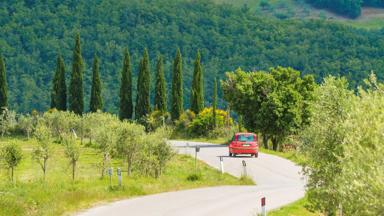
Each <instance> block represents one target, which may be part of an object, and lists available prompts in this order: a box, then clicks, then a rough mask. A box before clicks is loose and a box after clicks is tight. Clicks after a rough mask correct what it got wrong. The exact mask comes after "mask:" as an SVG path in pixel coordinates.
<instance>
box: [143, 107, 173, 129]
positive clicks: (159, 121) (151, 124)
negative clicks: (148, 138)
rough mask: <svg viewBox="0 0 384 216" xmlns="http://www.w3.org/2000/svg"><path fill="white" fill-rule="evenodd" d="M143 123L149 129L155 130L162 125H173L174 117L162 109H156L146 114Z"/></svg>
mask: <svg viewBox="0 0 384 216" xmlns="http://www.w3.org/2000/svg"><path fill="white" fill-rule="evenodd" d="M143 124H144V126H145V129H146V130H147V131H155V130H156V129H158V128H160V127H164V126H167V125H171V124H172V119H171V115H170V114H169V113H168V112H165V113H163V112H162V111H160V110H155V111H153V112H151V113H150V114H149V115H146V116H145V118H144V122H143Z"/></svg>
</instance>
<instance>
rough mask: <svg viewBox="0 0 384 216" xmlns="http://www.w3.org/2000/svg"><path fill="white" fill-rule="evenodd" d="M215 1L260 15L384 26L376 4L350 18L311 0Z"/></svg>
mask: <svg viewBox="0 0 384 216" xmlns="http://www.w3.org/2000/svg"><path fill="white" fill-rule="evenodd" d="M213 2H215V3H217V4H230V5H233V6H235V7H237V8H242V9H247V10H249V11H251V12H254V13H256V14H259V15H260V14H262V15H265V16H269V17H276V18H279V19H322V20H324V19H326V20H329V21H334V22H336V23H341V24H347V25H351V26H354V27H359V28H365V29H380V28H383V27H384V9H383V8H380V7H373V6H374V5H363V7H361V13H360V15H359V16H358V17H356V18H349V17H347V16H343V15H340V14H336V13H334V12H332V11H330V10H327V9H325V8H318V7H314V6H313V5H311V4H309V3H308V2H309V1H304V0H272V1H271V0H268V1H265V0H264V1H263V0H213Z"/></svg>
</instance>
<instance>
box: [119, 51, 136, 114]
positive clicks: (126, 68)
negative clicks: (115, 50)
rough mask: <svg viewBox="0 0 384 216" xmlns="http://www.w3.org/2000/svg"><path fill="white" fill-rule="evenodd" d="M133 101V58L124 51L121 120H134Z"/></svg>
mask: <svg viewBox="0 0 384 216" xmlns="http://www.w3.org/2000/svg"><path fill="white" fill-rule="evenodd" d="M132 115H133V101H132V71H131V57H130V56H129V52H128V49H125V51H124V62H123V70H122V72H121V83H120V112H119V116H120V119H121V120H123V119H132Z"/></svg>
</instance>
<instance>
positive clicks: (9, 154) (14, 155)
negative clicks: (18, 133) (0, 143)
mask: <svg viewBox="0 0 384 216" xmlns="http://www.w3.org/2000/svg"><path fill="white" fill-rule="evenodd" d="M1 158H2V159H3V160H4V163H5V166H6V167H7V168H8V169H10V170H11V176H10V178H11V180H12V181H13V176H14V169H15V167H17V165H19V163H20V161H21V159H22V158H23V154H22V152H21V148H20V146H18V145H16V144H14V143H11V144H8V145H6V146H4V147H3V148H2V149H1Z"/></svg>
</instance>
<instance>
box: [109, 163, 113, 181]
mask: <svg viewBox="0 0 384 216" xmlns="http://www.w3.org/2000/svg"><path fill="white" fill-rule="evenodd" d="M112 174H113V168H112V167H109V168H108V175H109V186H112Z"/></svg>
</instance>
